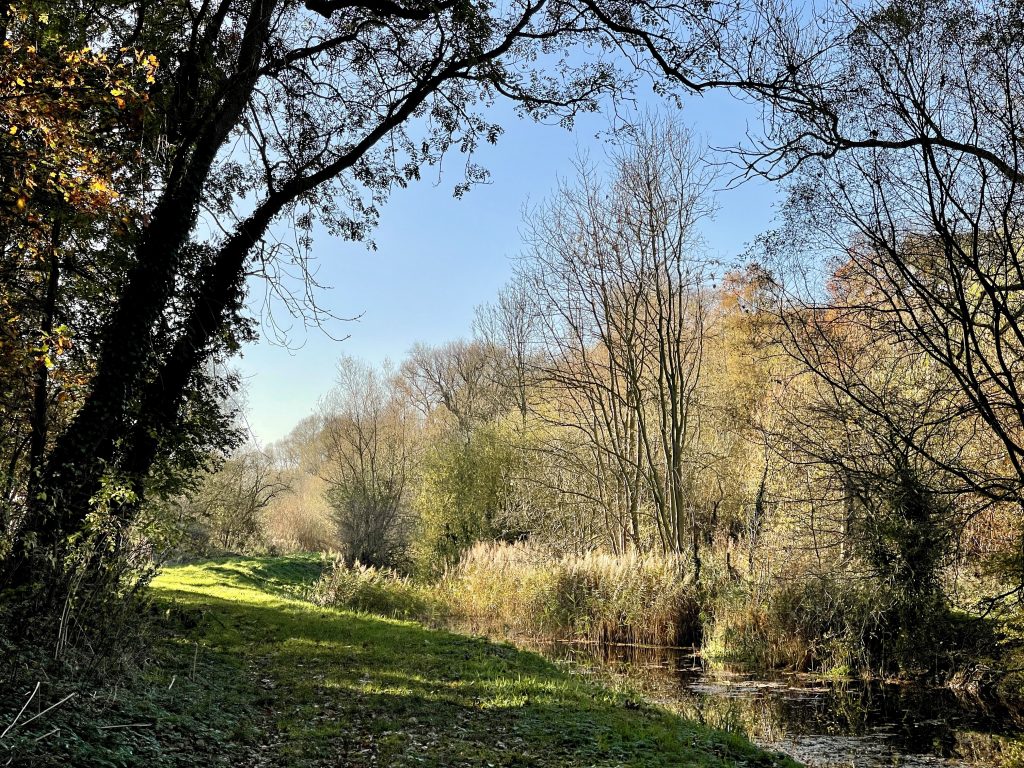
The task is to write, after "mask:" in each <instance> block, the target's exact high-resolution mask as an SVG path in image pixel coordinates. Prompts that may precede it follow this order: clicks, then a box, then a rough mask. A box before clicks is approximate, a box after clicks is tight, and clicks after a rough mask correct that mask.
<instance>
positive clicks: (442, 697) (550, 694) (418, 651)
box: [162, 564, 779, 768]
mask: <svg viewBox="0 0 1024 768" xmlns="http://www.w3.org/2000/svg"><path fill="white" fill-rule="evenodd" d="M206 568H207V570H209V571H213V572H214V573H217V574H221V572H222V571H223V570H225V569H226V570H228V571H230V577H231V578H232V579H233V580H235V581H236V582H237V581H238V580H239V576H238V570H237V568H232V567H230V566H227V565H222V564H215V565H209V566H207V567H206ZM245 568H246V570H247V571H248V572H249V573H250V574H251V575H248V576H246V575H245V574H243V576H242V579H243V580H244V583H249V582H248V580H249V579H261V578H268V577H266V576H262V575H256V573H257V571H255V570H254V569H253V568H252V566H251V565H249V564H245ZM276 568H277V566H274V571H273V574H276V573H277V571H276ZM225 575H228V574H225ZM273 578H275V579H276V578H277V576H276V575H273ZM259 586H260V588H261V589H266V587H265V586H263V585H262V584H261V585H259ZM254 597H257V596H254ZM162 599H174V600H176V601H178V602H180V603H182V604H184V605H186V606H192V607H194V608H201V609H202V610H203V611H204V612H205V614H206V616H207V618H206V620H205V621H204V622H203V623H202V624H201V625H200V626H199V627H197V628H196V630H194V632H195V634H196V635H197V641H198V642H199V643H201V644H202V645H203V646H204V647H205V648H206V649H208V650H207V651H206V652H210V653H216V654H223V655H225V656H227V657H230V658H241V659H244V660H245V662H246V663H247V664H248V665H249V666H251V667H252V668H253V670H254V675H253V682H252V685H253V694H252V701H253V703H254V705H255V706H256V708H257V710H258V711H259V712H260V713H261V718H262V720H263V722H264V728H265V736H266V742H267V744H268V745H272V747H271V748H270V750H269V752H268V754H269V755H272V764H276V765H352V766H362V765H367V766H369V765H393V766H403V765H418V766H424V765H425V766H434V767H436V768H440V767H441V766H487V765H491V766H526V765H531V766H635V767H636V768H642V767H646V766H684V765H685V766H720V765H721V766H724V765H735V764H736V763H740V762H742V763H744V764H745V765H747V766H756V765H765V766H767V765H775V764H779V761H778V759H777V758H776V757H774V756H770V755H767V754H765V753H763V752H759V751H758V750H756V749H755V748H753V747H751V746H750V745H749V744H748V743H747V742H746V741H744V740H742V739H741V738H739V737H737V736H734V735H730V734H725V733H721V732H716V731H712V730H710V729H707V728H705V727H703V726H700V725H697V724H695V723H692V722H689V721H686V720H683V719H681V718H678V717H676V716H673V715H671V714H669V713H667V712H665V711H663V710H660V709H657V708H654V707H650V706H647V705H645V704H642V703H638V702H636V701H633V700H632V699H629V698H627V697H626V696H625V695H623V694H616V693H613V692H611V691H609V690H606V689H603V688H600V687H598V686H595V685H591V684H589V683H587V682H585V681H583V680H581V679H579V678H578V677H574V676H572V675H569V674H567V673H566V672H564V671H562V670H560V669H559V668H557V667H556V666H555V665H553V664H552V663H550V662H548V661H546V660H545V659H543V658H542V657H540V656H539V655H537V654H534V653H530V652H525V651H519V650H517V649H515V648H513V647H511V646H508V645H503V644H497V643H492V642H488V641H486V640H483V639H478V638H470V637H465V636H461V635H455V634H451V633H448V632H441V631H435V630H428V629H425V628H424V627H422V626H420V625H418V624H413V623H409V622H401V621H393V620H387V619H380V618H376V617H371V616H367V615H363V614H352V613H346V612H340V611H335V610H331V609H319V608H316V607H314V606H311V605H309V604H305V603H301V602H298V601H295V600H288V599H273V598H272V599H270V600H266V599H265V598H262V597H261V598H260V600H262V602H259V603H249V602H240V601H236V600H234V599H228V598H224V597H218V596H214V595H211V594H208V593H204V592H203V591H202V590H201V588H197V589H196V590H195V591H190V590H189V587H188V586H187V585H185V584H182V585H181V586H180V587H179V586H177V585H175V587H174V591H166V592H164V593H163V596H162Z"/></svg>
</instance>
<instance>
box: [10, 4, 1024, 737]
mask: <svg viewBox="0 0 1024 768" xmlns="http://www.w3.org/2000/svg"><path fill="white" fill-rule="evenodd" d="M1022 29H1024V22H1022V20H1021V18H1020V11H1019V9H1018V8H1017V7H1016V6H1015V5H1013V4H1012V3H1011V4H1006V3H1001V2H999V3H995V4H992V3H978V2H973V3H971V2H969V3H962V2H960V3H954V2H952V0H869V1H868V2H865V3H863V4H859V5H857V6H856V7H854V6H852V5H849V4H839V5H837V6H836V7H826V8H822V9H803V8H796V7H793V8H790V7H788V6H787V4H785V3H771V2H763V3H762V2H757V1H756V0H755V1H753V2H749V3H748V2H746V1H745V0H744V1H742V2H730V3H710V4H708V3H695V4H694V3H672V2H669V3H647V2H634V3H621V2H611V1H609V0H565V1H564V2H559V3H551V2H548V0H512V1H511V2H508V3H502V4H494V3H487V2H463V1H461V0H459V1H458V2H448V1H447V0H443V1H441V2H436V3H422V2H419V1H418V0H407V1H403V2H390V1H389V2H358V0H356V1H354V2H348V0H302V1H299V0H219V2H205V1H204V2H192V1H190V0H168V1H167V2H160V3H151V2H144V1H139V0H97V2H90V3H88V4H82V3H79V2H71V1H70V0H68V1H65V0H21V1H20V2H16V3H14V4H10V5H6V6H5V7H4V8H2V9H0V41H2V43H3V45H2V46H0V94H2V96H3V98H2V99H0V155H2V157H3V158H4V161H3V163H2V164H0V417H2V418H0V651H2V652H3V654H4V657H5V658H7V657H9V658H10V659H13V660H14V661H13V663H11V664H10V665H8V666H9V667H10V668H11V669H18V670H30V672H26V674H35V675H36V677H37V678H39V679H42V678H49V677H50V676H51V675H60V676H67V677H69V678H75V679H78V678H80V679H82V680H85V679H88V678H89V676H90V675H92V674H99V673H100V671H101V670H113V669H115V668H117V667H118V665H122V664H124V665H129V664H130V663H131V657H132V654H123V653H122V652H123V651H125V650H131V649H145V647H146V642H145V637H144V633H143V631H142V630H141V629H140V627H141V625H140V624H139V622H140V621H141V616H142V615H143V614H144V605H145V599H144V598H145V595H146V594H147V592H146V588H147V584H148V582H149V581H150V579H152V577H153V575H154V573H155V572H156V571H157V569H158V568H159V567H160V566H161V565H162V564H164V563H166V562H168V561H170V560H173V559H176V558H178V559H185V558H189V557H197V556H203V555H209V554H210V553H211V552H222V551H234V552H243V553H253V552H300V551H317V552H331V553H334V554H337V556H338V558H339V563H340V564H339V565H338V566H337V568H336V569H335V570H334V571H333V572H331V573H330V574H328V575H326V576H325V577H324V580H323V581H322V582H321V583H320V584H319V586H318V587H317V589H316V599H317V600H318V601H319V602H320V603H321V604H322V605H324V606H328V605H350V606H351V607H353V608H356V609H367V608H370V607H375V608H379V609H380V610H383V611H385V612H386V613H388V614H391V615H395V616H410V617H413V616H415V617H424V618H427V619H429V618H430V617H431V616H432V615H434V614H438V615H440V614H439V612H442V611H443V612H447V614H448V615H450V616H451V617H454V618H456V619H458V620H461V621H466V622H470V623H471V624H475V625H477V626H479V627H480V629H481V630H487V631H494V632H498V631H499V630H500V631H501V632H505V631H508V632H511V633H531V634H540V635H543V636H548V637H553V636H558V635H561V636H567V637H572V638H587V639H603V640H629V641H639V642H656V643H684V642H695V643H699V645H700V647H701V648H702V649H703V651H704V653H705V655H706V656H707V657H709V658H717V659H732V660H744V661H748V662H751V663H754V664H758V665H765V666H772V667H782V668H788V669H795V670H805V671H814V672H819V673H833V674H839V673H864V674H874V675H881V676H892V677H900V678H909V677H915V678H923V679H927V680H931V681H935V682H941V683H945V684H949V685H956V686H959V687H962V688H969V689H978V690H986V691H999V692H1001V693H1002V694H1004V695H1007V696H1011V697H1018V698H1019V695H1020V691H1021V681H1020V674H1021V673H1020V670H1021V669H1022V668H1024V664H1022V663H1021V657H1022V647H1021V642H1022V640H1024V630H1022V626H1021V619H1022V606H1024V514H1022V511H1024V391H1022V389H1021V382H1022V381H1024V326H1022V323H1021V316H1022V312H1024V258H1022V255H1021V243H1022V242H1024V238H1022V233H1021V223H1022V222H1024V197H1022V195H1024V185H1022V184H1021V182H1022V181H1024V170H1022V165H1021V162H1020V158H1021V157H1024V151H1022V144H1024V141H1022V135H1024V131H1022V130H1018V128H1017V125H1016V123H1017V118H1018V117H1020V114H1018V111H1017V110H1016V109H1015V108H1014V105H1017V104H1019V103H1020V102H1021V96H1022V94H1021V90H1020V89H1021V87H1022V86H1021V84H1022V83H1024V65H1022V63H1021V62H1022V61H1024V33H1022V31H1021V30H1022ZM563 50H564V51H568V54H567V55H566V56H565V57H564V58H560V59H557V60H556V58H555V57H553V56H552V55H551V54H552V52H553V51H563ZM649 86H650V87H651V88H652V90H653V92H654V93H655V94H656V95H658V96H659V97H662V96H663V97H667V101H666V103H665V111H664V112H660V113H659V112H657V111H656V110H652V111H651V112H649V113H642V114H635V113H634V112H633V111H632V110H631V109H630V108H628V107H630V106H631V105H633V104H635V99H636V98H637V96H638V93H640V92H641V91H642V90H643V89H646V88H648V87H649ZM712 89H724V90H727V91H729V92H731V93H733V94H734V95H738V96H740V97H742V98H746V99H748V100H750V101H752V102H754V103H756V104H757V105H758V106H759V107H760V108H761V111H760V114H761V116H762V118H763V120H762V122H761V123H760V124H759V125H756V126H751V128H750V131H751V133H750V143H749V144H748V145H747V146H745V147H737V148H734V151H733V152H732V153H731V154H726V155H721V154H718V155H715V156H709V155H708V151H707V149H706V147H705V146H703V144H704V143H706V142H703V143H702V141H701V140H699V139H698V138H695V137H694V136H692V135H690V134H689V133H688V131H687V130H686V128H685V127H683V126H682V125H681V123H680V122H679V119H678V117H679V115H678V110H677V109H676V107H677V106H678V104H679V102H680V100H685V99H686V98H688V97H690V96H693V95H695V94H699V93H702V92H707V91H709V90H712ZM497 99H507V100H509V101H510V103H511V104H512V105H513V106H514V107H515V108H516V109H518V110H519V114H520V115H521V116H523V117H528V118H532V119H535V120H541V121H548V122H559V123H561V124H562V125H563V126H567V127H571V126H572V125H573V120H574V118H575V117H576V115H578V114H580V113H582V112H593V111H598V110H601V109H603V108H605V107H608V111H609V112H610V113H611V114H613V115H614V116H615V118H614V120H613V123H614V124H613V125H612V126H611V130H610V131H609V133H608V136H607V138H608V143H607V152H606V153H604V156H603V159H601V160H600V161H592V160H589V159H587V158H582V159H580V161H579V162H578V164H577V168H576V174H575V176H572V177H569V178H565V179H562V180H561V181H560V182H558V184H557V186H556V188H555V189H554V190H553V191H552V192H551V193H550V194H548V195H547V196H542V197H540V198H539V202H537V203H536V204H535V205H533V206H532V207H529V208H528V209H527V210H526V211H525V212H524V214H523V226H522V248H521V252H520V253H519V254H518V255H517V258H516V260H515V264H514V268H513V269H512V275H511V278H510V280H509V281H508V283H507V284H506V285H505V286H504V287H503V288H502V289H501V290H500V291H499V292H498V293H497V295H495V296H494V297H493V298H492V300H491V301H490V302H487V303H485V304H484V305H483V306H481V307H480V308H479V310H478V312H477V314H476V317H475V319H474V321H473V323H472V325H471V326H468V327H467V328H466V329H465V333H464V335H463V337H462V338H458V339H450V340H440V339H433V340H428V342H429V343H428V342H424V343H419V344H415V345H414V346H412V347H411V348H410V349H409V350H408V353H407V354H406V355H405V356H404V357H403V358H402V359H400V360H395V361H392V362H391V363H380V364H378V362H377V361H374V362H366V361H360V360H356V359H352V358H350V357H341V359H340V361H339V362H338V364H337V365H338V376H337V386H336V387H335V388H334V389H333V390H332V391H331V392H328V393H325V394H324V397H323V400H322V402H321V404H320V406H319V407H318V408H317V409H316V412H315V413H313V415H311V416H310V417H309V418H307V419H305V420H303V421H302V422H301V423H299V424H297V425H296V427H295V429H294V430H293V431H292V433H291V434H290V435H289V436H288V437H287V438H285V439H283V440H281V441H279V442H278V443H276V444H274V445H269V446H256V445H253V444H250V443H249V442H247V441H246V440H245V429H244V421H243V420H242V419H241V418H240V415H241V414H240V411H241V409H240V407H239V406H238V394H239V388H240V381H239V377H238V376H237V375H236V374H235V373H233V372H232V371H231V368H230V361H231V360H232V358H233V356H234V355H236V354H238V353H239V351H240V350H242V349H243V348H244V345H245V344H246V343H247V342H249V341H251V340H253V339H254V338H255V336H256V334H257V333H258V332H259V331H258V329H259V327H260V324H259V320H260V319H265V320H267V321H268V323H270V326H271V329H272V328H273V318H272V317H271V318H260V317H258V315H259V307H260V306H270V305H273V306H284V307H286V308H287V309H288V310H290V311H292V312H293V313H294V314H295V315H296V317H297V318H298V319H299V320H301V321H303V322H308V323H312V324H316V323H317V322H318V321H320V320H322V319H324V318H325V317H326V316H327V315H329V314H330V313H325V312H324V310H323V309H322V307H320V306H319V305H318V304H317V301H318V298H317V297H319V296H321V295H322V294H320V293H319V291H318V290H317V289H318V285H317V283H316V279H315V275H316V270H315V267H314V264H313V260H314V259H315V253H314V251H315V250H316V244H315V242H314V233H317V232H321V231H324V230H326V231H328V232H330V233H331V234H333V235H337V236H341V237H344V238H348V239H350V240H358V241H369V238H370V236H371V233H372V230H373V228H374V226H375V225H376V224H377V221H378V217H379V215H380V210H381V207H382V206H383V205H384V204H385V203H386V201H387V198H388V196H389V194H390V192H391V191H392V190H394V189H396V188H402V187H405V186H407V185H408V184H411V183H413V182H415V181H418V180H419V179H420V177H421V176H422V175H423V174H424V172H427V171H430V172H432V173H433V172H436V170H437V166H438V165H439V164H441V163H442V161H443V160H444V159H445V158H446V157H450V156H451V155H452V154H454V153H463V154H465V155H466V158H465V163H464V166H463V167H464V171H465V173H464V178H462V179H461V180H460V181H457V182H456V183H455V184H454V187H453V189H452V191H453V192H454V193H455V195H456V196H461V195H463V194H465V193H467V192H468V191H469V189H470V188H471V187H472V186H473V185H474V184H476V183H479V182H483V181H486V179H487V173H486V171H485V170H484V169H482V168H480V167H479V166H478V165H477V164H476V163H475V162H473V159H472V157H473V150H474V148H476V147H477V146H478V145H479V144H480V142H492V143H493V142H497V141H498V140H499V138H500V136H501V133H502V127H501V125H499V124H497V123H494V122H492V117H491V107H492V106H493V103H494V102H495V100H497ZM627 115H628V118H627V117H626V116H627ZM725 168H731V169H732V171H733V173H731V174H730V173H726V172H725V171H724V170H723V169H725ZM748 177H758V178H759V179H760V180H762V181H768V182H771V183H775V184H778V185H780V186H779V189H780V190H781V192H782V196H783V203H782V204H781V205H780V206H779V211H778V214H779V215H778V219H777V221H776V225H775V228H774V229H773V230H772V231H770V232H766V233H764V234H763V235H762V236H761V237H759V238H758V239H757V241H756V242H754V243H751V244H750V246H749V248H748V249H747V251H746V252H745V253H742V254H726V255H722V254H721V253H719V249H718V248H717V246H716V244H715V243H714V242H709V240H708V235H707V233H708V232H710V231H711V230H710V229H708V227H707V224H708V222H709V220H710V219H711V217H712V216H713V215H714V212H715V209H716V202H715V194H714V193H715V190H718V189H721V188H723V187H727V186H729V185H730V184H731V183H733V182H739V181H741V180H742V179H744V178H748ZM471 224H472V223H471V222H469V223H467V226H471ZM276 228H283V230H285V231H286V233H287V236H281V232H282V230H281V229H276ZM264 289H265V290H266V291H268V294H265V295H268V296H270V297H271V298H270V299H268V301H263V302H261V301H260V300H259V291H260V290H264ZM438 300H439V301H441V300H443V297H438ZM268 302H269V303H268ZM341 313H342V314H347V312H346V311H344V310H342V312H341ZM264 330H266V328H264ZM333 363H334V361H331V364H333ZM260 599H264V598H260ZM266 599H270V598H266ZM275 610H276V609H275ZM325 610H326V608H325ZM275 626H276V625H275ZM332 626H333V624H332ZM395 626H398V625H395ZM133 637H135V638H139V641H138V642H132V640H131V638H133ZM274 637H276V638H277V639H278V640H281V641H282V642H283V641H285V640H287V637H286V636H285V635H275V636H274ZM288 637H290V636H288ZM413 637H414V639H415V638H416V637H418V635H416V633H413ZM226 642H227V641H226ZM232 642H233V641H231V642H227V644H228V645H231V643H232ZM122 655H126V656H127V658H124V659H122V658H121V656H122ZM136 655H137V654H136ZM19 674H21V672H19ZM111 674H113V672H112V673H111ZM403 674H404V672H403ZM101 676H102V675H101ZM128 677H131V675H128ZM516 695H518V694H516ZM531 695H532V694H531ZM345 715H346V716H350V715H351V716H354V713H352V712H348V711H346V712H345ZM188 727H190V728H192V727H197V726H195V724H192V725H190V726H188ZM581 727H582V726H581ZM396 738H398V737H396Z"/></svg>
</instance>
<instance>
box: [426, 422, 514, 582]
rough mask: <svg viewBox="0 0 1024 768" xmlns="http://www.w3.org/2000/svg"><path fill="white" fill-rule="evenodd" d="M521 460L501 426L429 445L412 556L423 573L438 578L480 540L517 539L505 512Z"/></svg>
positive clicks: (486, 426)
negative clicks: (512, 479)
mask: <svg viewBox="0 0 1024 768" xmlns="http://www.w3.org/2000/svg"><path fill="white" fill-rule="evenodd" d="M519 460H520V459H519V457H518V455H517V452H516V450H515V447H514V443H513V442H512V436H511V434H510V432H509V430H507V429H506V428H505V427H504V425H503V424H502V423H501V422H489V423H487V424H484V425H482V426H479V427H477V428H475V429H474V430H473V431H472V432H471V433H470V435H469V437H468V438H465V437H463V436H462V435H460V434H450V435H445V436H443V437H440V438H439V439H437V440H436V441H434V442H432V443H431V445H430V446H429V448H428V449H427V451H426V454H425V456H424V457H423V462H422V468H421V476H420V484H419V491H418V494H417V496H416V499H415V507H416V510H417V512H418V515H419V530H418V532H417V536H416V538H415V543H414V550H413V554H414V559H415V561H416V564H417V567H418V569H419V570H420V572H422V573H424V574H429V575H438V574H440V573H442V572H443V571H444V570H446V569H448V568H451V567H453V566H454V565H456V564H457V563H458V562H459V559H460V558H461V557H462V554H463V553H464V552H465V551H466V550H468V549H469V548H470V547H471V546H472V545H473V544H475V543H476V542H478V541H489V540H493V539H497V538H502V537H506V536H513V535H514V532H513V531H509V530H508V528H507V519H508V517H507V514H506V511H507V509H508V508H509V506H510V505H511V503H512V481H511V478H512V475H513V474H514V472H515V471H516V468H517V466H518V465H517V462H518V461H519Z"/></svg>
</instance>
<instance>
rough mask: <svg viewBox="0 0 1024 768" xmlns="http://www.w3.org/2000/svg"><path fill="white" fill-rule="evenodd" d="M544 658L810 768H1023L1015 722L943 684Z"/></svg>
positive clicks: (661, 651)
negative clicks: (626, 687)
mask: <svg viewBox="0 0 1024 768" xmlns="http://www.w3.org/2000/svg"><path fill="white" fill-rule="evenodd" d="M538 650H540V651H541V652H543V653H545V654H546V655H548V656H549V657H552V658H555V659H557V660H560V661H567V662H572V663H573V664H574V665H575V666H577V668H580V669H583V670H589V671H591V672H593V673H599V674H605V673H608V672H611V673H613V674H615V675H618V676H625V677H627V678H629V679H630V680H631V681H633V682H634V683H639V684H640V685H641V686H642V687H643V689H644V690H645V691H646V692H647V693H648V694H649V695H650V696H651V697H652V698H654V699H656V700H658V701H659V702H661V703H663V704H666V705H668V706H670V707H671V708H672V709H674V710H676V711H678V712H679V713H680V714H683V715H685V716H687V717H690V718H692V719H694V720H697V721H699V722H702V723H705V724H707V725H710V726H713V727H716V728H723V729H726V730H731V731H738V732H741V733H744V734H746V735H747V736H748V737H749V738H751V739H752V740H753V741H755V742H757V743H758V744H760V745H762V746H764V747H766V748H769V749H773V750H781V751H783V752H785V753H787V754H789V755H791V756H793V757H794V758H796V759H797V760H799V761H800V762H802V763H805V764H806V765H808V766H813V768H839V767H840V766H842V767H843V768H853V767H856V768H878V767H879V766H890V767H891V766H904V767H905V768H918V767H919V766H944V767H947V768H950V767H952V766H988V765H996V766H1022V765H1024V739H1022V737H1021V732H1022V728H1021V723H1020V722H1019V721H1018V720H1016V719H1015V718H1014V717H1013V716H1011V713H1010V712H1008V711H1007V710H1006V709H1005V708H1003V707H1001V706H999V705H995V704H985V703H983V702H981V701H978V700H977V699H970V700H966V699H963V698H958V696H957V695H956V694H955V693H954V692H952V691H950V690H948V689H944V688H928V687H925V686H919V685H896V684H887V683H881V682H877V681H863V680H856V679H844V680H822V679H820V678H815V677H813V676H809V675H798V674H779V673H774V674H763V673H761V674H752V673H751V672H749V671H745V670H742V669H737V668H733V669H714V670H712V669H706V668H705V667H704V666H703V664H702V663H701V659H700V657H699V656H698V655H697V654H696V653H694V652H693V651H692V650H685V649H666V648H637V647H633V646H597V645H577V644H565V643H556V644H545V645H542V646H540V647H539V648H538Z"/></svg>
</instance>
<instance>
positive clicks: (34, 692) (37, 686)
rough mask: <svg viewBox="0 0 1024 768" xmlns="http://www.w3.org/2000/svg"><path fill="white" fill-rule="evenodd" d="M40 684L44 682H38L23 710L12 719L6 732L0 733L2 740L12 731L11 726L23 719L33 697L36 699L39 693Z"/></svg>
mask: <svg viewBox="0 0 1024 768" xmlns="http://www.w3.org/2000/svg"><path fill="white" fill-rule="evenodd" d="M40 685H42V682H38V683H36V687H35V688H34V689H33V690H32V694H31V695H30V696H29V697H28V701H26V702H25V705H24V706H23V707H22V708H21V711H20V712H18V715H17V717H15V718H14V719H13V720H12V721H11V724H10V725H8V726H7V727H6V728H4V732H3V733H0V740H2V739H3V737H4V736H6V735H7V732H8V731H10V730H11V728H13V727H14V726H15V725H17V724H18V721H19V720H20V719H21V716H22V715H23V714H25V710H26V709H28V705H29V704H31V703H32V699H34V698H35V697H36V694H37V693H39V686H40Z"/></svg>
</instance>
